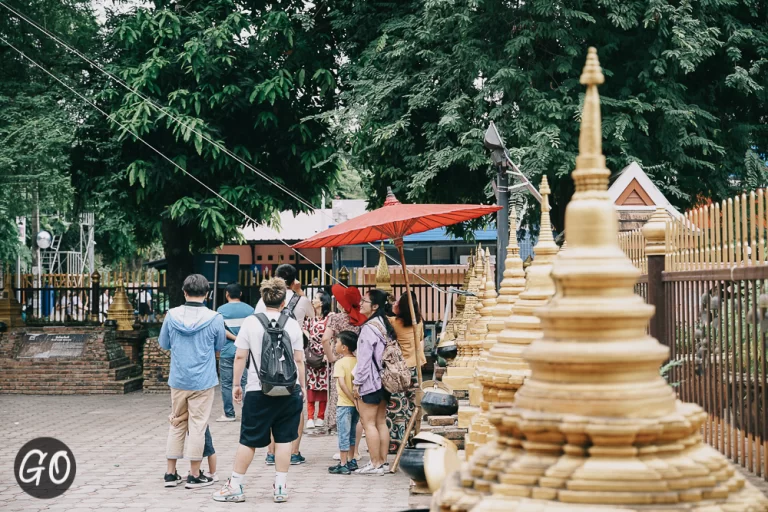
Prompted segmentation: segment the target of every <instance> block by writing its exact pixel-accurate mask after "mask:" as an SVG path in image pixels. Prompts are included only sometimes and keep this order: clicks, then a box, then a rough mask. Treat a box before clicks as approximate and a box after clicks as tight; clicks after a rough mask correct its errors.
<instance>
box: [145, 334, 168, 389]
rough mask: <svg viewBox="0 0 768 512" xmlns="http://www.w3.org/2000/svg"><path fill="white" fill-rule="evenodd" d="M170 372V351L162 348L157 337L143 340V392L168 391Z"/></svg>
mask: <svg viewBox="0 0 768 512" xmlns="http://www.w3.org/2000/svg"><path fill="white" fill-rule="evenodd" d="M170 372H171V352H170V351H169V350H163V349H162V348H160V345H159V344H158V343H157V338H147V340H146V341H145V342H144V392H145V393H170V392H171V388H169V387H168V374H169V373H170Z"/></svg>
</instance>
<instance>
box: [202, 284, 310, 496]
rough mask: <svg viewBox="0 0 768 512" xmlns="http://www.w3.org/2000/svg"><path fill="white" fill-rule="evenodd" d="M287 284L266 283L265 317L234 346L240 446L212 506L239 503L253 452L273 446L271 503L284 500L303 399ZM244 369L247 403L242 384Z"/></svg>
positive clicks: (300, 354)
mask: <svg viewBox="0 0 768 512" xmlns="http://www.w3.org/2000/svg"><path fill="white" fill-rule="evenodd" d="M286 291H287V290H286V286H285V281H284V280H283V279H279V278H273V279H267V280H265V281H264V282H263V283H262V284H261V298H262V300H263V301H264V305H265V312H264V313H258V312H257V313H256V314H255V315H253V316H250V317H248V318H247V319H246V320H245V321H244V322H243V325H242V327H241V328H240V332H239V333H238V335H237V339H236V340H235V346H236V347H237V353H236V355H235V367H234V379H233V391H232V394H233V397H234V399H235V401H236V402H238V403H239V402H241V401H242V402H243V413H242V414H243V418H242V423H241V425H240V446H238V448H237V453H236V454H235V464H234V468H233V471H232V476H231V477H230V478H229V480H227V483H226V485H224V487H223V488H222V489H221V490H220V491H218V492H216V493H215V494H214V495H213V499H214V500H215V501H224V502H242V501H245V495H244V494H243V488H242V485H243V478H244V476H245V472H246V471H247V470H248V466H249V465H250V463H251V462H252V461H253V455H254V451H255V449H256V448H264V447H266V446H268V445H269V443H270V438H273V439H274V441H275V484H274V501H275V502H277V503H282V502H284V501H285V500H286V498H287V495H288V493H287V489H286V480H287V477H288V467H289V466H290V463H291V443H292V442H293V441H295V440H296V438H297V437H298V432H299V421H300V419H301V416H302V410H303V406H304V398H303V397H304V395H305V394H306V380H305V379H306V374H305V370H304V344H303V339H302V332H301V327H300V326H299V323H298V322H297V321H296V320H295V319H293V318H291V317H290V315H288V312H287V310H286V309H284V306H285V297H286ZM246 360H248V361H249V363H250V364H249V366H248V383H247V385H246V389H245V391H246V393H245V398H243V389H242V387H240V379H241V376H242V374H243V370H244V369H245V366H246Z"/></svg>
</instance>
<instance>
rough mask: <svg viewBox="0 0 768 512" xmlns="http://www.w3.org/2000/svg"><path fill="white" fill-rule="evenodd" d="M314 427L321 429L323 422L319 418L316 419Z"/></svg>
mask: <svg viewBox="0 0 768 512" xmlns="http://www.w3.org/2000/svg"><path fill="white" fill-rule="evenodd" d="M315 426H316V427H318V428H322V427H324V426H325V421H323V420H321V419H320V418H318V419H317V421H316V422H315Z"/></svg>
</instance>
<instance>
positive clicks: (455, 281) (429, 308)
mask: <svg viewBox="0 0 768 512" xmlns="http://www.w3.org/2000/svg"><path fill="white" fill-rule="evenodd" d="M420 275H422V276H423V277H426V278H427V279H429V278H432V279H434V282H435V283H436V285H435V286H433V285H431V284H424V283H423V282H421V281H419V284H413V285H412V286H411V289H412V290H413V292H414V293H415V294H416V297H417V300H418V302H419V304H420V306H421V311H422V316H423V317H424V320H425V322H428V323H434V322H437V321H438V320H441V319H442V317H443V314H444V312H445V307H446V303H447V301H449V300H451V298H450V296H449V294H447V293H445V290H446V289H447V288H449V287H451V286H454V287H457V288H458V287H459V286H461V284H462V283H463V279H464V274H463V271H462V272H461V273H459V272H458V271H454V270H451V271H446V270H445V269H442V270H440V271H436V272H426V271H422V272H421V274H420ZM239 277H240V279H239V280H240V285H241V287H242V289H243V301H244V302H246V303H248V304H252V305H255V304H256V303H257V302H258V300H259V297H260V294H259V284H260V283H261V281H262V280H263V279H264V278H267V277H269V275H268V274H263V275H253V274H251V273H247V272H242V273H241V274H240V276H239ZM334 277H336V278H338V279H340V280H342V282H351V283H352V284H354V283H355V282H360V283H362V284H355V286H357V287H358V288H360V291H361V292H362V293H365V292H366V291H367V290H370V289H372V288H375V284H373V283H375V276H374V275H373V274H371V271H370V269H360V270H358V269H352V270H351V271H347V270H345V269H343V270H341V271H339V272H337V273H336V275H335V276H334ZM8 278H9V279H11V282H12V283H14V284H15V283H16V282H17V280H16V277H15V276H13V275H10V276H8ZM299 278H300V280H302V278H303V280H302V282H305V283H310V284H307V285H305V286H304V287H303V289H304V292H305V293H306V295H307V296H308V297H309V298H310V299H311V298H312V297H314V295H315V293H317V290H319V289H321V288H323V286H321V285H319V284H316V283H318V282H319V279H318V275H315V274H313V273H310V272H305V273H300V274H299ZM353 279H354V281H353ZM20 281H21V284H22V286H21V287H16V286H13V287H12V289H13V292H14V294H15V295H16V297H17V298H18V299H19V302H20V303H21V305H22V308H23V316H24V319H25V321H27V323H30V324H34V325H37V324H76V323H81V322H100V323H101V322H104V320H106V318H107V311H108V309H109V306H110V305H111V304H112V301H113V300H114V296H115V292H116V290H117V285H118V281H122V283H123V286H124V288H125V291H126V294H127V296H128V300H129V302H130V304H131V305H132V306H133V308H134V313H135V315H136V318H137V321H138V322H140V323H155V322H160V321H162V319H163V317H164V315H165V313H166V312H167V311H168V308H169V301H168V287H167V285H166V279H165V273H164V272H159V273H157V272H154V273H137V272H135V273H128V272H126V273H109V274H105V276H104V277H101V278H99V279H93V278H92V276H88V275H80V274H77V275H68V274H61V275H58V274H57V275H46V276H43V279H41V280H40V281H42V282H43V283H44V284H43V285H42V286H39V285H37V284H36V281H37V280H36V279H35V278H33V276H28V275H25V276H22V278H21V279H20ZM392 281H393V284H392V289H393V293H394V295H395V296H396V297H399V296H400V295H401V294H402V293H405V285H404V284H403V283H402V275H397V274H394V275H393V276H392ZM326 288H327V289H328V290H330V286H328V287H326ZM225 302H226V299H225V290H224V288H223V286H220V287H219V288H218V290H217V291H216V296H215V300H214V297H213V293H212V294H211V296H210V300H209V304H208V305H209V306H214V305H215V306H219V305H221V304H224V303H225ZM142 304H144V305H142ZM452 313H453V306H452V307H451V314H452Z"/></svg>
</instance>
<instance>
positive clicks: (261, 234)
mask: <svg viewBox="0 0 768 512" xmlns="http://www.w3.org/2000/svg"><path fill="white" fill-rule="evenodd" d="M366 207H367V202H366V201H364V200H359V199H335V200H334V201H333V204H332V207H331V208H326V209H325V210H320V209H319V208H318V209H317V210H315V211H314V212H311V213H300V214H298V215H294V214H293V212H289V211H286V212H282V213H281V214H280V220H279V226H277V227H274V228H273V227H267V226H263V225H262V226H255V227H253V226H249V227H244V228H241V229H240V233H242V235H243V237H244V238H245V240H246V241H248V242H259V241H272V240H275V241H277V240H280V239H282V240H288V241H295V240H305V239H307V238H309V237H311V236H313V235H315V234H317V233H319V232H321V231H323V230H326V229H328V228H329V227H331V226H334V225H336V224H340V223H342V222H344V221H346V220H349V219H352V218H354V217H357V216H359V215H362V214H363V213H365V212H366ZM321 212H322V213H321ZM474 234H475V240H476V241H477V242H492V241H495V240H496V228H495V227H490V228H487V229H478V230H476V231H475V232H474ZM405 241H406V242H411V243H426V242H448V241H459V242H461V241H462V240H461V239H458V238H455V237H453V236H449V235H448V233H447V231H446V229H445V228H438V229H432V230H430V231H425V232H423V233H417V234H415V235H409V236H407V237H405Z"/></svg>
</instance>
